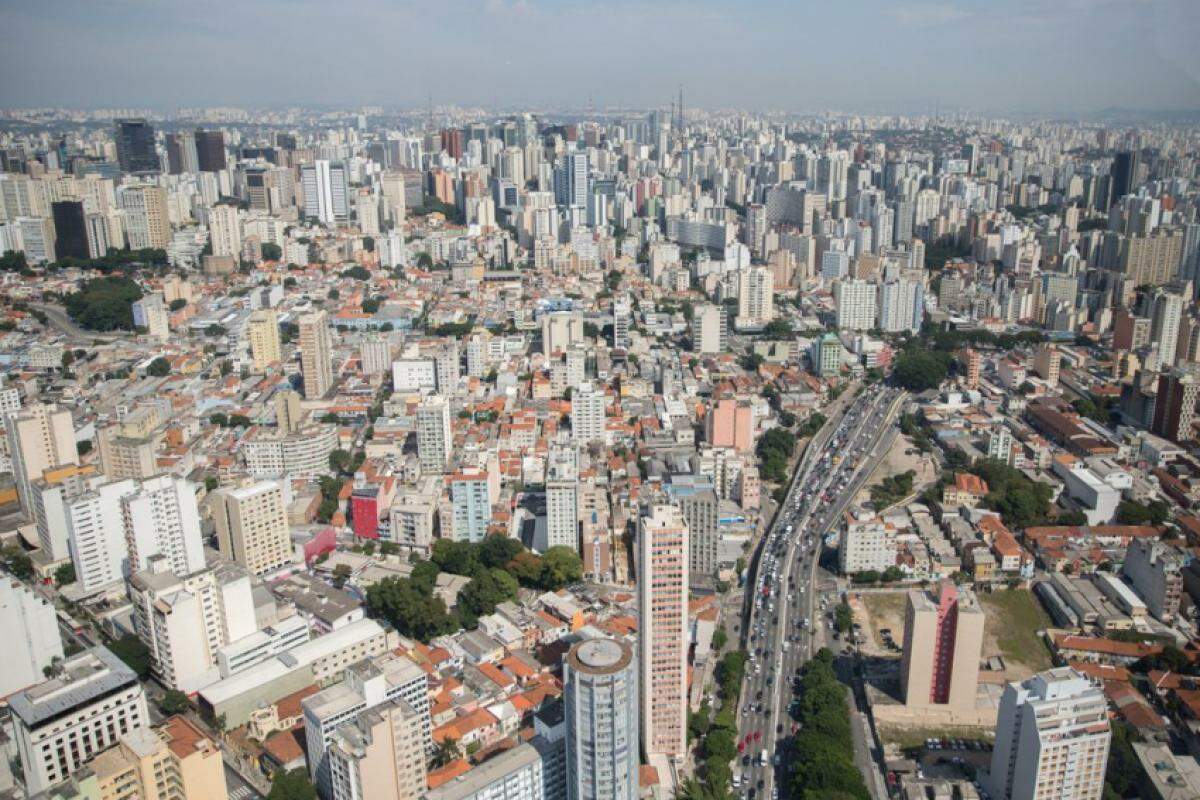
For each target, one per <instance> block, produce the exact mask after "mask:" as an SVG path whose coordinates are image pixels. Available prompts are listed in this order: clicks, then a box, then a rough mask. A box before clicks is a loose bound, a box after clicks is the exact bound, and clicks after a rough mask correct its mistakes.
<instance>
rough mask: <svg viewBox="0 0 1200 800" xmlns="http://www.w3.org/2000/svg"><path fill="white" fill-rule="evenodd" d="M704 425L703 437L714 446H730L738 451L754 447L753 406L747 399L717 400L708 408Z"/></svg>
mask: <svg viewBox="0 0 1200 800" xmlns="http://www.w3.org/2000/svg"><path fill="white" fill-rule="evenodd" d="M704 427H705V438H706V439H707V440H708V443H709V444H711V445H713V446H714V447H732V448H734V449H735V450H737V451H738V452H739V453H748V452H750V451H751V450H753V449H754V406H753V405H751V404H750V403H749V402H747V401H742V400H736V399H734V398H732V397H726V398H723V399H721V400H718V401H717V402H716V403H714V404H713V405H712V406H711V407H710V408H709V410H708V415H707V417H706V418H705V420H704Z"/></svg>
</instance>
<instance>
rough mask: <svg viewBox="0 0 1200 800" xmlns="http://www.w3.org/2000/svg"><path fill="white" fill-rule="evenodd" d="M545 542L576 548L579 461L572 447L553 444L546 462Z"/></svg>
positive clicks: (577, 542) (555, 545)
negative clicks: (554, 445)
mask: <svg viewBox="0 0 1200 800" xmlns="http://www.w3.org/2000/svg"><path fill="white" fill-rule="evenodd" d="M546 546H547V547H569V548H571V549H572V550H574V551H576V552H578V550H579V465H578V454H577V452H576V451H575V449H574V448H573V447H554V448H551V450H550V455H549V457H548V459H547V464H546Z"/></svg>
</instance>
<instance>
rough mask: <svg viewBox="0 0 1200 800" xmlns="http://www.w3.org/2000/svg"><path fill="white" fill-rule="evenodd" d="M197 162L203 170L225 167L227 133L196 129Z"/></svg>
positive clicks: (213, 170)
mask: <svg viewBox="0 0 1200 800" xmlns="http://www.w3.org/2000/svg"><path fill="white" fill-rule="evenodd" d="M195 141H196V163H197V166H198V167H199V169H200V171H201V172H220V171H221V170H223V169H225V134H224V133H223V132H222V131H204V130H199V129H197V130H196V133H195Z"/></svg>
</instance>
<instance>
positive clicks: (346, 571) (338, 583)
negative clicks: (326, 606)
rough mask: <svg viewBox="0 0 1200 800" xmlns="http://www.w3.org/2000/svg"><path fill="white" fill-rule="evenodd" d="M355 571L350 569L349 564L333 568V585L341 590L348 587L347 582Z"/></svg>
mask: <svg viewBox="0 0 1200 800" xmlns="http://www.w3.org/2000/svg"><path fill="white" fill-rule="evenodd" d="M353 573H354V570H352V569H350V565H349V564H338V565H337V566H336V567H334V568H333V585H334V586H335V587H337V588H338V589H341V588H342V587H343V586H345V585H346V581H348V580H350V576H351V575H352V574H353Z"/></svg>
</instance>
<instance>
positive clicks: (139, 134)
mask: <svg viewBox="0 0 1200 800" xmlns="http://www.w3.org/2000/svg"><path fill="white" fill-rule="evenodd" d="M116 126H117V127H116V136H115V138H116V144H117V162H118V163H119V164H120V165H121V171H122V172H128V173H130V174H133V175H137V174H139V173H154V172H158V171H159V169H160V166H159V163H158V153H157V152H156V151H155V149H154V128H152V127H151V126H150V123H148V122H146V120H144V119H118V120H117V121H116Z"/></svg>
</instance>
